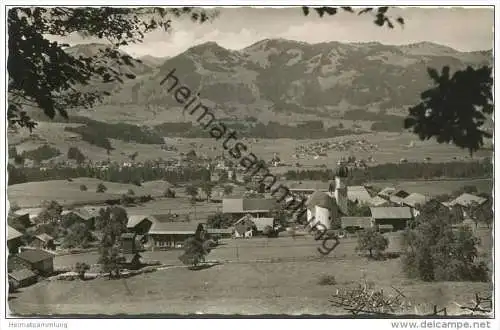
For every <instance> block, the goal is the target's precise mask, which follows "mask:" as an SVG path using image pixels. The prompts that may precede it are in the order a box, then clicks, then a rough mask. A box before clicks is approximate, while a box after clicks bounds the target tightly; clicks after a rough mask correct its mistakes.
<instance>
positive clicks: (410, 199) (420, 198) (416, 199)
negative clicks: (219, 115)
mask: <svg viewBox="0 0 500 330" xmlns="http://www.w3.org/2000/svg"><path fill="white" fill-rule="evenodd" d="M430 200H431V199H430V197H427V196H425V195H422V194H419V193H411V194H409V195H408V196H406V198H404V199H403V201H402V203H403V205H404V206H409V207H411V208H413V209H416V208H418V207H419V206H423V205H425V204H426V203H427V202H429V201H430ZM415 215H417V214H415Z"/></svg>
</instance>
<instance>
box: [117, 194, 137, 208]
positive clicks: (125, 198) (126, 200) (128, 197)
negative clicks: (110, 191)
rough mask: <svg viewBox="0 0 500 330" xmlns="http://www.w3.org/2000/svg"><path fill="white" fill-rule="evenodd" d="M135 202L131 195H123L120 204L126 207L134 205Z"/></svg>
mask: <svg viewBox="0 0 500 330" xmlns="http://www.w3.org/2000/svg"><path fill="white" fill-rule="evenodd" d="M134 202H135V200H134V197H133V196H131V195H129V194H123V195H122V197H121V198H120V204H121V205H124V206H127V205H131V204H134Z"/></svg>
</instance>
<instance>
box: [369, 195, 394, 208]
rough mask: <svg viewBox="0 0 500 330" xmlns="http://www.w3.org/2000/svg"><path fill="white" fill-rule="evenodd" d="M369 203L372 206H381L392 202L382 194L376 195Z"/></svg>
mask: <svg viewBox="0 0 500 330" xmlns="http://www.w3.org/2000/svg"><path fill="white" fill-rule="evenodd" d="M367 204H368V205H370V206H377V207H379V206H389V204H390V202H389V201H388V200H386V199H383V198H382V197H380V196H374V197H372V198H371V199H370V200H369V201H368V203H367Z"/></svg>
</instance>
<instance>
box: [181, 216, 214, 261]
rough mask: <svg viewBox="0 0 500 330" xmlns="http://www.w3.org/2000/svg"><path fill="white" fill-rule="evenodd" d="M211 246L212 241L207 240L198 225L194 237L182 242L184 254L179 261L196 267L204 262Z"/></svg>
mask: <svg viewBox="0 0 500 330" xmlns="http://www.w3.org/2000/svg"><path fill="white" fill-rule="evenodd" d="M212 246H213V242H212V240H210V239H209V238H208V235H207V233H206V231H205V229H204V228H203V225H202V224H199V225H198V227H197V229H196V233H195V235H194V236H192V237H189V238H187V239H186V240H185V241H184V254H183V255H182V256H180V257H179V259H180V260H181V261H182V262H183V263H184V264H186V265H191V266H195V267H196V266H198V265H199V264H200V263H202V262H205V257H206V256H207V255H208V254H209V253H210V251H211V249H212Z"/></svg>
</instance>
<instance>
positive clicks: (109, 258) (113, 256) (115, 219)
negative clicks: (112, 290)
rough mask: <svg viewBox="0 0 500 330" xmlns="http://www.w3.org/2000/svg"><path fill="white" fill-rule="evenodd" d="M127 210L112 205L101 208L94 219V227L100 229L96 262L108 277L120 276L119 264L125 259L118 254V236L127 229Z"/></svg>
mask: <svg viewBox="0 0 500 330" xmlns="http://www.w3.org/2000/svg"><path fill="white" fill-rule="evenodd" d="M127 222H128V215H127V211H125V209H123V208H121V207H117V206H113V207H107V208H106V209H101V210H100V213H99V217H98V219H97V221H96V229H97V230H100V231H102V239H101V242H100V248H99V260H98V263H99V264H101V265H102V269H103V271H104V272H106V273H108V274H109V278H110V279H111V278H118V277H120V269H121V264H122V263H123V261H124V260H125V259H124V257H123V256H122V255H121V254H120V250H119V246H118V243H119V241H120V236H121V234H123V233H124V232H125V231H126V230H127Z"/></svg>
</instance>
